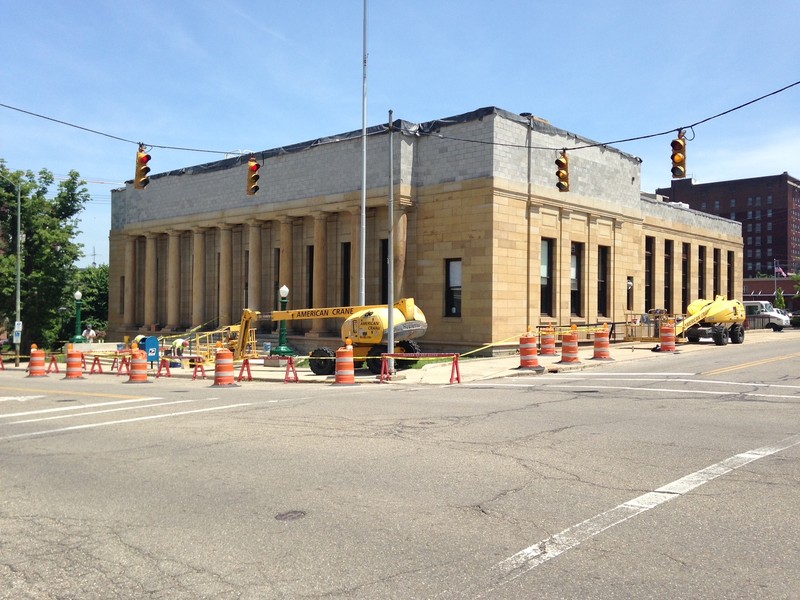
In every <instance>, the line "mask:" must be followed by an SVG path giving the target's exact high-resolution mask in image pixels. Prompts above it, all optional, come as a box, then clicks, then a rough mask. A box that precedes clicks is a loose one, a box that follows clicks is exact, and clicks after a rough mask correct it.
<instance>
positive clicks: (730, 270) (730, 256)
mask: <svg viewBox="0 0 800 600" xmlns="http://www.w3.org/2000/svg"><path fill="white" fill-rule="evenodd" d="M733 257H734V253H733V252H732V251H730V250H729V251H728V299H731V298H733V297H734V296H733V276H734V264H733Z"/></svg>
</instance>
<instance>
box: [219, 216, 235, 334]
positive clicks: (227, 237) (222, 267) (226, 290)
mask: <svg viewBox="0 0 800 600" xmlns="http://www.w3.org/2000/svg"><path fill="white" fill-rule="evenodd" d="M232 238H233V236H232V233H231V226H230V225H228V224H224V225H220V227H219V282H218V285H219V311H218V316H219V325H218V326H219V327H225V326H226V325H230V324H231V305H232V297H231V286H232V281H233V243H232V242H233V240H232Z"/></svg>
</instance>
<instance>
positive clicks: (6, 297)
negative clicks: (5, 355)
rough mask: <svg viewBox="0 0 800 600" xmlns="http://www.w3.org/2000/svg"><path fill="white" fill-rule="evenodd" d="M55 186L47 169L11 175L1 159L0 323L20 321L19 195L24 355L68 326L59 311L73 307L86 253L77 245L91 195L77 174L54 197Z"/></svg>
mask: <svg viewBox="0 0 800 600" xmlns="http://www.w3.org/2000/svg"><path fill="white" fill-rule="evenodd" d="M54 183H55V178H54V177H53V174H52V173H50V171H48V170H47V169H42V170H41V171H39V173H38V174H35V173H33V172H32V171H10V170H8V169H7V168H6V165H5V161H3V160H2V159H0V319H2V320H3V321H4V322H5V323H9V322H10V323H13V322H14V320H15V317H16V314H15V313H16V306H15V305H16V289H17V286H16V276H17V275H16V274H17V189H19V196H20V206H21V211H20V233H21V235H20V238H19V242H20V247H21V248H20V249H21V252H20V264H21V269H20V307H21V320H22V322H23V324H24V327H23V334H22V349H23V351H27V349H28V348H29V347H30V344H32V343H35V344H38V345H40V346H45V347H49V346H51V345H52V344H53V343H54V342H56V341H57V338H58V335H59V330H60V328H61V325H62V320H63V318H62V317H63V311H62V313H59V308H60V307H62V306H72V304H74V299H73V298H72V294H73V293H74V291H75V289H76V273H77V271H78V269H77V267H76V266H75V262H76V261H77V259H78V258H79V257H81V256H82V252H81V245H80V244H78V243H76V242H74V241H73V240H74V239H75V237H76V235H77V234H78V233H80V230H79V229H78V217H79V215H80V213H81V211H82V210H83V208H84V206H85V204H86V202H87V201H88V200H89V192H88V190H87V189H86V187H85V186H86V182H85V181H83V180H81V178H80V175H79V174H78V172H77V171H70V173H69V176H68V177H67V178H66V180H64V181H60V182H59V183H58V185H57V186H56V188H55V191H54V193H52V194H51V188H52V187H53V185H54ZM106 302H107V301H106ZM10 329H11V328H9V327H6V331H8V330H10ZM23 353H24V352H23Z"/></svg>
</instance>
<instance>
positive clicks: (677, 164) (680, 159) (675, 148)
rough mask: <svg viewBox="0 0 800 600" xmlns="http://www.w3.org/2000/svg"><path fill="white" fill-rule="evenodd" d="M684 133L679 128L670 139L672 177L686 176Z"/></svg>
mask: <svg viewBox="0 0 800 600" xmlns="http://www.w3.org/2000/svg"><path fill="white" fill-rule="evenodd" d="M685 136H686V134H685V132H684V131H683V129H681V130H680V131H679V132H678V137H677V138H675V139H674V140H672V178H673V179H680V178H681V177H686V137H685Z"/></svg>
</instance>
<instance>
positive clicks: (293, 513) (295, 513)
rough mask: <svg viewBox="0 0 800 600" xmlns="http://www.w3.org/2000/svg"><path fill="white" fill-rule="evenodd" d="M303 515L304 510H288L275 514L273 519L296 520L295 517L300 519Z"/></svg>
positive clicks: (304, 513) (304, 514)
mask: <svg viewBox="0 0 800 600" xmlns="http://www.w3.org/2000/svg"><path fill="white" fill-rule="evenodd" d="M305 516H306V512H305V511H304V510H290V511H288V512H282V513H280V514H277V515H275V519H276V520H278V521H296V520H297V519H302V518H303V517H305Z"/></svg>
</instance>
